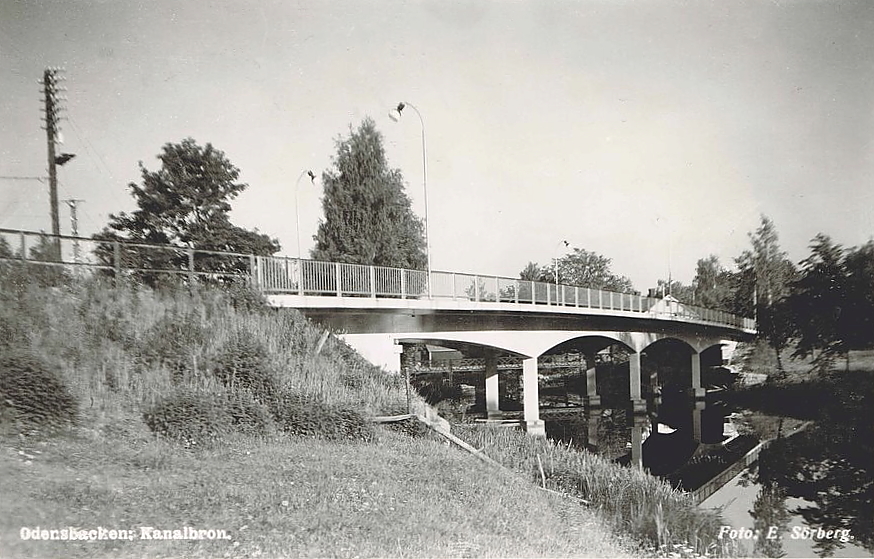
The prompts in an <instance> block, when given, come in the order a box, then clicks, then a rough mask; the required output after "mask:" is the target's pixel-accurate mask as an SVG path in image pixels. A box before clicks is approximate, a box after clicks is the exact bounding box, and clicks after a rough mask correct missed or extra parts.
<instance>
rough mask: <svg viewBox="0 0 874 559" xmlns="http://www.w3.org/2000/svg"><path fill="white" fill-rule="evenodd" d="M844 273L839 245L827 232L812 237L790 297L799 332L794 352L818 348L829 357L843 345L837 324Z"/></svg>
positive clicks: (843, 304) (842, 300) (843, 296)
mask: <svg viewBox="0 0 874 559" xmlns="http://www.w3.org/2000/svg"><path fill="white" fill-rule="evenodd" d="M846 276H847V274H846V271H845V269H844V250H843V248H842V247H841V246H840V245H838V244H835V243H834V242H833V241H832V240H831V238H830V237H829V236H828V235H824V234H822V233H820V234H819V235H817V236H816V237H814V238H813V240H812V241H811V245H810V256H808V257H807V258H805V259H804V260H802V261H801V277H800V278H799V279H798V281H796V282H795V284H794V288H793V293H792V297H791V299H790V300H791V303H792V309H793V313H794V315H795V324H796V327H797V329H798V332H799V334H800V338H799V340H798V346H797V349H796V351H795V353H796V354H798V355H802V356H807V355H810V354H811V353H813V352H814V351H815V350H821V351H823V355H824V356H825V357H830V356H833V355H834V354H835V353H842V352H844V351H845V350H846V349H847V348H846V344H845V343H844V340H843V339H842V338H843V336H842V327H841V325H842V323H843V322H844V317H842V314H843V312H844V309H845V308H846V306H847V305H846V303H847V294H846Z"/></svg>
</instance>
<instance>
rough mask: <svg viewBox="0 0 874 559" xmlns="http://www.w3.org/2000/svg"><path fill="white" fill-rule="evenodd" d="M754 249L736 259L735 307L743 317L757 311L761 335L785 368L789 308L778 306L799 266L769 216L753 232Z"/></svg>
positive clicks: (763, 218)
mask: <svg viewBox="0 0 874 559" xmlns="http://www.w3.org/2000/svg"><path fill="white" fill-rule="evenodd" d="M749 238H750V242H751V243H752V245H753V246H752V250H745V251H744V252H743V253H742V254H741V255H740V256H739V257H738V258H736V259H735V262H736V264H737V266H738V275H737V276H736V284H735V296H734V301H733V302H732V305H731V306H732V310H733V312H735V313H737V314H741V315H743V316H750V315H751V314H754V315H755V317H756V320H757V321H758V325H757V328H758V331H759V335H760V336H763V337H764V338H765V339H767V340H768V343H769V344H770V345H771V347H772V348H774V351H775V352H776V353H777V366H778V368H779V369H780V370H781V371H782V370H783V363H782V361H781V359H780V352H781V351H782V350H783V349H784V348H785V347H786V345H787V344H788V343H789V339H790V338H789V335H788V332H789V329H787V328H786V324H787V322H788V321H789V320H790V318H789V317H787V316H785V315H784V314H779V313H785V312H786V309H787V307H786V306H785V305H777V303H779V302H780V301H781V300H782V299H783V298H785V297H786V296H787V295H788V294H789V286H790V284H791V283H792V281H793V279H794V276H795V267H794V266H793V265H792V262H790V261H789V259H787V258H786V253H785V252H783V251H782V250H781V249H780V244H779V239H778V235H777V229H776V227H774V222H773V221H771V220H770V219H769V218H768V217H767V216H765V215H762V216H761V225H760V226H759V228H758V229H756V232H755V233H750V234H749Z"/></svg>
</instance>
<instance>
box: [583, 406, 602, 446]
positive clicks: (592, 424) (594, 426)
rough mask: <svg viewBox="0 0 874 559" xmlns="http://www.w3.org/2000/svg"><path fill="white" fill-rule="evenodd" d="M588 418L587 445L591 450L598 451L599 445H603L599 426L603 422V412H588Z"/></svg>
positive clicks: (590, 410) (591, 410)
mask: <svg viewBox="0 0 874 559" xmlns="http://www.w3.org/2000/svg"><path fill="white" fill-rule="evenodd" d="M588 415H589V416H588V417H587V418H586V419H587V421H586V445H587V446H588V447H589V449H590V450H593V451H597V450H598V445H599V444H600V443H601V440H600V437H598V424H599V423H600V422H601V410H593V409H589V410H588Z"/></svg>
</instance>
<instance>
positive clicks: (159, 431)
mask: <svg viewBox="0 0 874 559" xmlns="http://www.w3.org/2000/svg"><path fill="white" fill-rule="evenodd" d="M226 403H227V402H226V399H225V398H223V397H222V395H219V394H215V393H210V392H204V391H199V390H191V389H181V390H177V391H176V392H174V393H173V394H170V395H169V396H167V397H165V398H163V399H161V400H159V401H158V402H156V403H155V404H154V405H153V406H152V407H151V408H149V409H148V410H146V411H145V412H144V413H143V420H144V421H145V423H146V425H147V426H148V427H149V429H150V430H151V431H152V432H153V433H155V434H156V435H160V436H163V437H167V438H169V439H173V440H176V441H180V442H183V443H185V445H186V446H190V445H193V444H206V443H211V442H214V441H215V440H217V439H219V438H221V437H222V436H224V435H227V434H230V433H231V432H232V431H233V429H234V428H233V420H232V417H231V414H230V413H228V409H227V407H228V406H227V405H226Z"/></svg>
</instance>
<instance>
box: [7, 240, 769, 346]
mask: <svg viewBox="0 0 874 559" xmlns="http://www.w3.org/2000/svg"><path fill="white" fill-rule="evenodd" d="M9 263H19V264H24V265H25V266H28V267H31V268H33V267H37V268H41V269H44V270H58V269H65V270H66V271H74V272H75V273H89V270H90V271H102V272H103V273H107V274H110V275H114V276H115V277H119V276H122V277H123V276H127V275H137V276H138V277H157V276H159V275H162V274H163V275H175V276H181V277H184V278H187V280H188V281H189V282H194V281H195V280H197V279H203V278H209V279H220V280H227V279H229V278H230V279H233V278H237V279H242V280H244V281H248V282H251V284H252V285H253V286H254V287H256V288H258V289H260V290H261V291H262V292H264V293H266V294H296V295H315V296H335V297H338V296H339V297H371V298H397V299H427V298H428V297H429V294H430V297H431V299H454V300H467V301H474V302H483V303H514V304H519V305H542V306H555V307H576V308H588V309H598V310H605V311H619V312H630V313H639V314H640V315H648V316H651V317H657V318H670V319H675V320H687V321H698V322H703V323H710V324H718V325H723V326H732V327H735V328H742V329H744V330H748V331H754V330H755V327H756V324H755V321H754V320H753V319H749V318H742V317H739V316H735V315H733V314H730V313H726V312H723V311H716V310H712V309H705V308H703V307H696V306H692V305H685V304H681V303H678V302H676V301H671V300H669V299H654V298H649V297H641V296H639V295H632V294H628V293H615V292H610V291H602V290H598V289H589V288H585V287H577V286H572V285H555V284H553V283H548V282H536V281H527V280H521V279H518V278H509V277H501V276H489V275H477V274H464V273H456V272H441V271H432V272H431V277H430V293H429V278H428V273H427V272H425V271H423V270H406V269H402V268H389V267H382V266H363V265H359V264H342V263H337V262H322V261H317V260H306V259H300V258H288V257H275V256H254V255H251V254H240V253H233V252H222V251H209V250H196V249H192V248H186V247H176V246H169V245H157V244H147V243H131V242H126V241H120V240H101V239H92V238H86V237H75V236H69V235H57V236H55V235H49V234H46V233H38V232H33V231H20V230H14V229H2V228H0V264H3V265H7V264H9Z"/></svg>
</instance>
